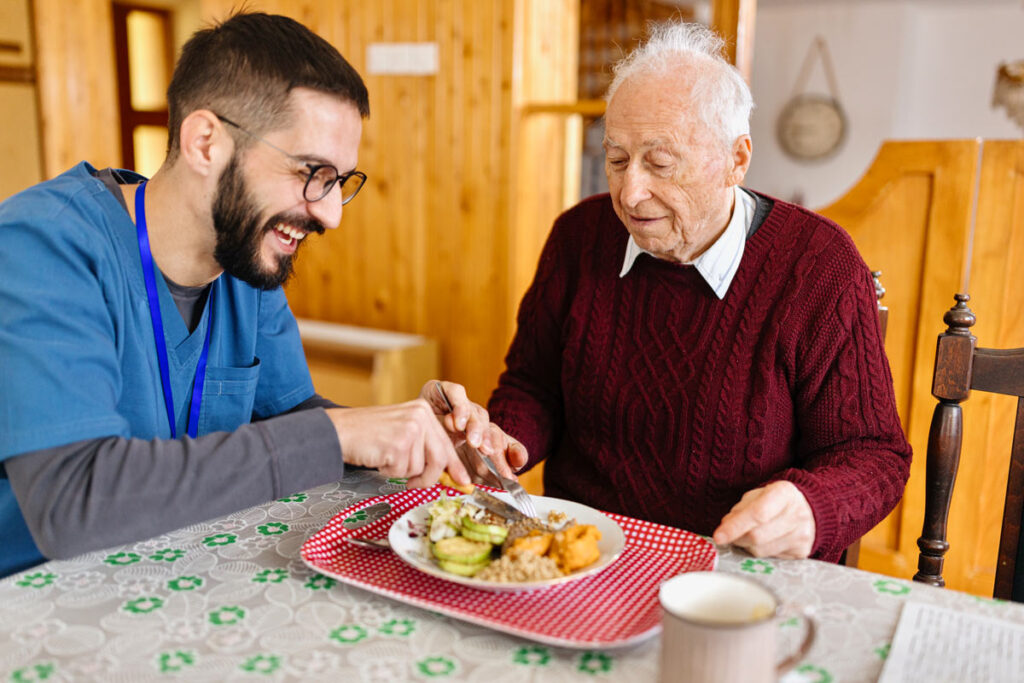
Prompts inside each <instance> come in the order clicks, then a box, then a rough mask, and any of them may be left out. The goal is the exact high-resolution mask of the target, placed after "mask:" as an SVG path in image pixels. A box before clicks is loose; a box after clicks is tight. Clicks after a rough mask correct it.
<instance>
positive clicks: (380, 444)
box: [0, 14, 508, 576]
mask: <svg viewBox="0 0 1024 683" xmlns="http://www.w3.org/2000/svg"><path fill="white" fill-rule="evenodd" d="M168 104H169V110H170V122H169V128H170V140H169V148H168V155H167V159H166V161H165V162H164V164H163V165H162V166H161V168H160V169H159V170H158V171H157V172H156V174H155V175H154V176H153V178H152V179H150V180H148V181H147V180H146V179H145V178H143V177H141V176H139V175H137V174H135V173H131V172H127V171H117V170H112V169H104V170H97V169H95V168H93V167H92V166H90V165H89V164H87V163H84V162H83V163H81V164H79V165H78V166H76V167H74V168H72V169H71V170H69V171H67V172H66V173H64V174H62V175H60V176H58V177H57V178H54V179H52V180H49V181H47V182H44V183H42V184H40V185H38V186H36V187H33V188H30V189H29V190H26V191H25V192H22V193H20V194H18V195H15V196H14V197H12V198H10V199H9V200H7V201H6V202H4V203H3V204H2V205H0V272H2V273H3V277H2V278H0V576H3V575H6V574H9V573H11V572H14V571H18V570H20V569H24V568H26V567H29V566H31V565H33V564H36V563H39V562H42V561H44V560H45V559H46V558H64V557H68V556H72V555H76V554H78V553H82V552H86V551H91V550H96V549H100V548H104V547H109V546H111V545H115V544H120V543H126V542H130V541H132V540H136V539H141V538H148V537H150V536H153V535H156V534H159V533H162V532H165V531H168V530H170V529H175V528H179V527H181V526H184V525H187V524H192V523H195V522H199V521H202V520H204V519H208V518H211V517H215V516H218V515H222V514H226V513H228V512H232V511H235V510H239V509H243V508H245V507H248V506H251V505H256V504H259V503H262V502H265V501H267V500H271V499H273V498H277V497H280V496H283V495H287V494H289V493H292V492H295V491H300V490H302V489H305V488H309V487H311V486H316V485H319V484H323V483H327V482H331V481H336V480H338V479H340V478H341V477H342V476H343V473H344V465H345V464H346V463H347V464H349V465H355V466H362V467H371V468H377V469H379V470H380V471H381V472H382V473H384V474H387V475H390V476H400V477H408V478H409V482H410V485H412V486H418V485H430V484H432V483H434V482H435V481H436V480H437V478H438V476H439V475H440V474H441V473H442V472H443V471H445V470H447V471H449V472H450V473H451V474H452V476H453V477H454V478H455V479H456V480H457V481H459V482H461V483H465V482H467V481H468V473H467V471H466V469H465V467H464V466H463V464H462V463H461V461H460V459H459V455H458V453H457V452H456V447H459V446H461V445H462V444H463V443H465V442H468V443H469V444H470V445H472V446H478V447H479V448H480V449H481V450H482V451H483V452H485V453H487V452H492V453H495V454H502V453H504V451H505V450H506V445H507V443H508V442H507V440H506V437H505V435H504V434H503V433H502V432H501V431H500V430H499V429H498V428H497V427H495V426H494V425H492V424H490V423H489V422H488V419H487V414H486V411H484V410H483V409H482V408H481V407H480V406H477V405H476V404H473V403H471V402H470V401H469V400H468V399H467V398H466V394H465V391H464V390H463V388H462V387H461V386H459V385H457V384H450V383H448V384H446V386H445V389H446V391H447V394H448V396H449V398H450V399H451V401H452V403H453V405H454V410H453V411H452V414H451V415H450V416H449V415H448V414H447V410H446V409H445V407H444V405H443V402H442V401H441V398H440V397H439V396H437V395H436V394H435V393H433V392H434V390H433V385H432V384H430V383H428V385H426V386H425V387H424V391H423V393H422V394H421V397H420V398H418V399H416V400H414V401H410V402H408V403H404V404H401V405H394V406H380V407H371V408H358V409H356V408H352V409H342V408H339V407H337V406H335V404H333V403H331V402H330V401H327V400H325V399H323V398H321V397H319V396H317V395H316V394H315V393H314V389H313V385H312V382H311V380H310V376H309V371H308V368H307V366H306V363H305V358H304V356H303V351H302V345H301V342H300V339H299V334H298V329H297V326H296V323H295V319H294V317H293V316H292V313H291V311H290V310H289V308H288V303H287V301H286V299H285V296H284V293H283V291H282V289H281V285H282V284H283V283H284V282H285V281H286V280H287V278H288V276H289V274H290V273H291V271H292V259H293V257H294V254H295V251H296V249H297V248H298V247H299V244H300V243H301V242H302V240H304V239H305V238H306V237H307V236H308V235H309V234H310V233H318V234H319V233H323V232H324V231H325V230H326V229H329V228H334V227H336V226H337V225H338V224H339V222H340V221H341V215H342V205H343V204H345V203H347V202H348V201H349V200H351V199H352V198H354V197H355V195H356V193H357V192H358V191H359V188H360V187H361V185H362V183H363V181H364V180H365V175H363V174H362V173H361V172H359V171H357V170H355V169H356V158H357V151H358V146H359V139H360V135H361V131H362V119H363V118H364V117H365V116H367V115H368V114H369V101H368V97H367V92H366V88H365V86H364V84H363V82H362V80H361V79H360V77H359V75H358V74H357V73H356V72H355V70H354V69H352V67H351V66H350V65H349V64H348V63H347V62H346V61H345V60H344V58H342V56H341V55H340V54H338V52H337V51H336V50H335V49H334V48H333V47H331V46H330V45H329V44H328V43H327V42H326V41H324V40H323V39H321V38H319V37H318V36H316V35H315V34H313V33H312V32H310V31H309V30H308V29H306V28H305V27H303V26H302V25H300V24H298V23H296V22H294V21H292V20H290V19H287V18H284V17H278V16H268V15H265V14H240V15H236V16H234V17H233V18H231V19H229V20H228V21H226V22H224V23H223V24H221V25H219V26H217V27H214V28H211V29H207V30H203V31H200V32H198V33H197V34H196V35H195V36H193V38H192V39H191V40H190V41H189V42H188V44H187V45H186V46H185V48H184V50H183V53H182V57H181V59H180V60H179V62H178V65H177V66H176V68H175V73H174V76H173V78H172V81H171V85H170V88H169V90H168ZM496 459H497V460H498V461H499V463H500V466H501V467H502V468H505V467H506V466H505V462H504V458H503V457H498V458H496Z"/></svg>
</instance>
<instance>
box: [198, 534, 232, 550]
mask: <svg viewBox="0 0 1024 683" xmlns="http://www.w3.org/2000/svg"><path fill="white" fill-rule="evenodd" d="M237 540H238V536H235V535H234V534H214V535H213V536H207V537H206V538H204V539H203V545H205V546H206V547H207V548H215V547H217V546H221V545H231V544H232V543H234V542H235V541H237Z"/></svg>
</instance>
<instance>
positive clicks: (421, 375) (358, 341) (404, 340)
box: [298, 319, 440, 406]
mask: <svg viewBox="0 0 1024 683" xmlns="http://www.w3.org/2000/svg"><path fill="white" fill-rule="evenodd" d="M298 323H299V334H300V335H301V337H302V346H303V348H304V349H305V352H306V361H307V363H308V364H309V371H310V374H312V376H313V386H314V387H316V391H317V393H319V394H320V395H321V396H324V397H326V398H329V399H331V400H332V401H336V402H338V403H340V404H342V405H347V406H369V405H381V404H387V403H401V402H402V401H408V400H410V399H413V398H416V396H418V395H419V393H420V389H421V388H422V387H423V383H424V382H426V381H427V380H429V379H432V378H435V377H438V375H439V370H440V351H439V349H438V344H437V340H435V339H429V338H427V337H423V336H420V335H418V334H406V333H403V332H391V331H387V330H377V329H372V328H368V327H355V326H353V325H340V324H337V323H328V322H322V321H318V320H304V319H300V320H299V321H298Z"/></svg>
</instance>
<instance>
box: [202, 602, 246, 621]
mask: <svg viewBox="0 0 1024 683" xmlns="http://www.w3.org/2000/svg"><path fill="white" fill-rule="evenodd" d="M243 619H245V610H244V609H242V608H241V607H236V606H234V605H229V606H227V607H221V608H219V609H215V610H214V611H212V612H210V623H211V624H213V625H214V626H234V625H235V624H237V623H239V622H240V621H242V620H243Z"/></svg>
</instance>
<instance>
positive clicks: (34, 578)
mask: <svg viewBox="0 0 1024 683" xmlns="http://www.w3.org/2000/svg"><path fill="white" fill-rule="evenodd" d="M56 579H57V575H56V574H50V573H49V572H35V573H34V574H25V575H24V576H22V577H21V578H20V579H18V580H17V581H15V582H14V585H16V586H21V587H22V588H46V587H47V586H49V585H50V584H52V583H53V582H54V581H55V580H56Z"/></svg>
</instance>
